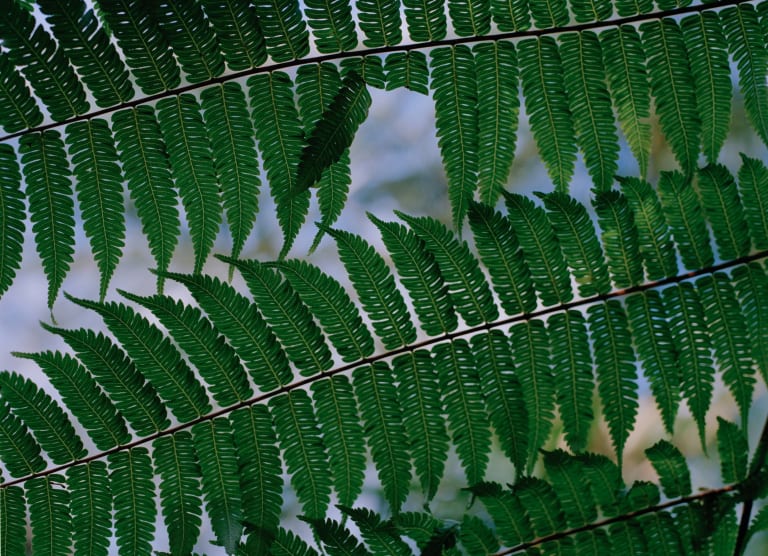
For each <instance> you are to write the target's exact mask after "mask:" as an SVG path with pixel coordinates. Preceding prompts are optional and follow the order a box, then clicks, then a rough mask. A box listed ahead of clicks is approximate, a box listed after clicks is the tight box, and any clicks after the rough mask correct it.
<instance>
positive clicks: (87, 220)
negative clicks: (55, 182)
mask: <svg viewBox="0 0 768 556" xmlns="http://www.w3.org/2000/svg"><path fill="white" fill-rule="evenodd" d="M66 137H67V145H68V147H69V156H70V158H71V160H72V164H73V165H74V168H73V174H74V178H75V190H76V191H77V200H78V204H79V205H80V215H81V216H82V219H83V229H85V234H86V235H87V236H88V239H89V240H90V243H91V251H92V252H93V257H94V258H95V259H96V264H97V266H98V267H99V273H100V274H101V280H100V285H99V299H101V300H103V299H104V297H105V296H106V294H107V288H108V287H109V282H110V280H111V278H112V275H113V274H114V272H115V268H116V267H117V263H118V262H119V261H120V256H121V255H122V250H123V246H124V245H125V219H124V217H123V175H122V172H121V171H120V167H119V166H118V164H117V161H118V158H117V150H116V149H115V142H114V139H113V138H112V132H111V131H110V129H109V126H108V124H107V122H106V121H105V120H102V119H100V118H94V119H92V120H86V121H81V122H75V123H73V124H70V125H68V126H67V128H66Z"/></svg>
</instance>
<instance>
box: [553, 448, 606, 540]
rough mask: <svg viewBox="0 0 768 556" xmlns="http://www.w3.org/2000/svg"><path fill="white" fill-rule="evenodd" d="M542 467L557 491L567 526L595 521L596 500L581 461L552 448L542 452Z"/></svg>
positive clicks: (576, 525) (577, 525) (578, 525)
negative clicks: (585, 477)
mask: <svg viewBox="0 0 768 556" xmlns="http://www.w3.org/2000/svg"><path fill="white" fill-rule="evenodd" d="M544 468H545V469H546V470H547V476H548V477H549V479H550V480H551V481H552V486H553V487H554V488H555V490H556V491H557V497H558V499H559V500H560V502H561V505H562V508H563V514H564V517H565V521H566V523H567V524H568V527H580V526H582V525H584V524H585V523H591V522H593V521H595V519H596V518H597V508H596V502H595V499H594V497H593V496H592V493H591V492H590V490H589V483H588V482H587V481H585V480H584V475H583V466H582V465H581V463H580V462H579V461H578V460H576V459H574V458H572V457H570V456H569V455H568V454H567V453H566V452H564V451H562V450H554V451H552V452H544Z"/></svg>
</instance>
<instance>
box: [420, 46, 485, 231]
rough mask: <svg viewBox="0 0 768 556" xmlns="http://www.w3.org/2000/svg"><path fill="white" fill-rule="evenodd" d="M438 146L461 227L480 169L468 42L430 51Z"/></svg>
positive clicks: (455, 217)
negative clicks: (466, 44)
mask: <svg viewBox="0 0 768 556" xmlns="http://www.w3.org/2000/svg"><path fill="white" fill-rule="evenodd" d="M431 57H432V60H431V63H430V70H431V84H430V87H431V88H432V94H433V97H434V99H435V110H436V124H435V125H436V126H437V138H438V146H439V147H440V155H441V157H442V159H443V166H444V167H445V173H446V175H447V177H448V196H449V198H450V200H451V213H452V214H453V225H454V227H455V228H456V230H461V228H462V224H463V221H464V216H466V214H467V209H468V204H469V201H470V200H471V199H472V197H473V196H474V194H475V189H476V187H477V179H478V177H477V172H478V153H479V145H478V116H477V112H476V110H475V106H476V105H477V102H478V97H477V84H476V82H475V79H476V68H475V60H474V57H473V55H472V51H471V50H470V49H469V47H467V46H465V45H456V46H455V47H446V48H437V49H435V50H433V51H432V52H431Z"/></svg>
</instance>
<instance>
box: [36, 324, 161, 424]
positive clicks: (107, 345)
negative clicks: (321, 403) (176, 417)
mask: <svg viewBox="0 0 768 556" xmlns="http://www.w3.org/2000/svg"><path fill="white" fill-rule="evenodd" d="M42 326H43V328H45V329H46V330H48V331H49V332H53V333H55V334H58V335H59V336H61V337H62V338H63V339H64V341H65V342H66V343H67V344H69V346H70V347H71V348H72V349H73V350H74V351H75V353H77V356H78V357H79V358H80V360H81V361H82V362H83V364H84V365H85V366H86V367H87V369H88V371H89V372H90V374H92V375H93V377H94V378H95V379H96V382H98V383H99V386H101V387H102V388H103V389H104V392H105V393H106V394H107V396H108V397H109V400H110V401H111V402H112V403H114V404H115V407H117V409H118V411H119V412H120V413H121V414H122V415H123V417H125V419H126V420H127V421H128V423H129V424H130V425H131V428H132V429H133V430H134V431H136V433H137V434H138V435H140V436H148V435H150V434H152V433H155V432H159V431H162V430H163V429H165V428H166V427H167V426H168V424H169V423H168V418H167V416H166V409H165V406H164V405H163V404H162V403H161V402H160V399H159V397H158V395H157V391H156V390H155V388H154V387H153V386H152V385H151V384H150V383H149V382H147V380H146V379H145V378H144V377H143V376H142V375H141V374H139V372H138V371H137V370H136V367H135V365H134V364H133V362H132V361H131V360H130V359H128V357H127V356H126V355H125V353H124V352H123V351H122V350H121V349H120V348H119V347H117V346H116V345H115V344H114V343H112V340H110V339H109V338H107V337H106V336H104V335H103V334H101V333H94V332H93V331H91V330H86V329H82V328H81V329H79V330H65V329H63V328H53V327H51V326H48V325H45V324H43V325H42Z"/></svg>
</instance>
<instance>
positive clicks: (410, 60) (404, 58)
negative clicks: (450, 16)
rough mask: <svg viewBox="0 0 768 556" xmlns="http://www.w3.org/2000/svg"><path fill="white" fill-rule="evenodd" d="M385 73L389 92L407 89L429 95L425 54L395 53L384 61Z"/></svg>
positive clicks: (413, 52)
mask: <svg viewBox="0 0 768 556" xmlns="http://www.w3.org/2000/svg"><path fill="white" fill-rule="evenodd" d="M440 6H441V7H442V5H441V4H440ZM407 13H408V9H407V8H406V14H407ZM406 17H407V16H406ZM384 71H385V72H386V74H387V87H386V88H387V91H391V90H394V89H398V88H400V87H405V88H406V89H409V90H411V91H415V92H417V93H421V94H422V95H428V94H429V87H428V86H427V83H428V81H429V69H428V68H427V57H426V55H425V54H424V53H423V52H420V51H418V50H411V51H410V52H393V53H392V54H390V55H389V56H387V57H386V58H385V59H384Z"/></svg>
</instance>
